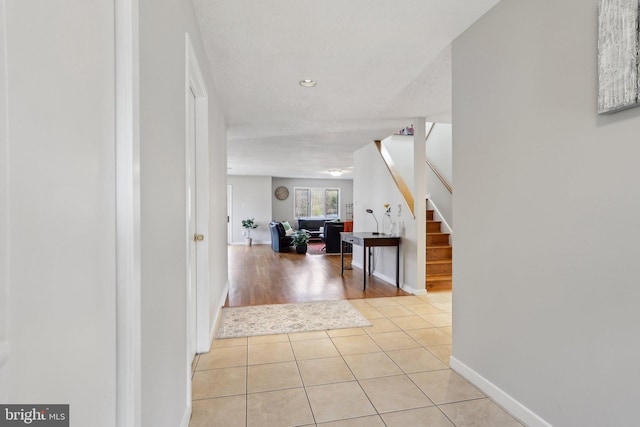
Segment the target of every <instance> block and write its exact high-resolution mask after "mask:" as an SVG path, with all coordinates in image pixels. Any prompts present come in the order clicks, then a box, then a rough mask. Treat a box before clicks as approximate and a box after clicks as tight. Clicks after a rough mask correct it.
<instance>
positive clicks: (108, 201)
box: [0, 0, 116, 427]
mask: <svg viewBox="0 0 640 427" xmlns="http://www.w3.org/2000/svg"><path fill="white" fill-rule="evenodd" d="M5 4H6V20H5V22H4V25H3V26H2V29H0V31H3V32H4V31H6V43H7V69H6V71H7V75H6V77H7V83H8V84H7V86H6V87H8V91H7V93H6V94H2V96H0V99H1V101H0V102H1V103H5V102H7V101H8V109H7V110H8V111H7V114H8V115H7V119H8V120H7V123H6V124H7V127H6V128H5V127H4V126H0V132H2V133H3V135H2V136H1V137H0V142H6V143H7V144H8V151H7V150H6V149H5V147H2V153H3V154H2V160H1V161H0V162H1V164H2V165H3V170H2V172H3V173H2V178H0V181H1V182H2V184H3V185H2V190H1V191H0V196H2V194H3V193H4V190H7V191H8V195H5V196H4V197H3V199H4V201H5V205H6V206H5V207H3V209H2V210H3V214H2V215H0V216H1V217H2V218H0V220H2V225H3V226H5V225H6V227H3V228H1V229H0V231H2V232H1V233H0V240H2V244H0V249H2V248H4V249H7V248H10V254H8V253H7V252H6V251H2V253H1V256H2V259H3V261H2V263H0V267H2V266H3V265H4V266H6V267H7V268H8V272H7V270H5V269H4V268H3V269H2V270H3V271H2V279H7V281H8V283H9V291H10V292H9V300H8V303H7V306H8V313H7V314H8V330H7V333H8V339H9V343H10V349H9V359H8V364H7V365H3V366H1V369H2V371H3V374H2V375H1V377H2V379H1V380H0V381H1V382H3V384H2V386H1V388H2V389H3V395H4V396H3V397H2V400H3V402H5V403H69V404H70V405H71V419H72V421H71V425H74V426H81V425H87V426H88V425H92V426H109V427H112V426H114V425H115V409H116V408H115V378H116V373H115V369H116V359H115V358H116V336H115V327H116V321H115V313H116V307H115V289H116V287H115V158H114V149H115V136H114V130H115V119H114V109H115V105H114V93H115V92H114V10H113V2H100V1H86V0H71V1H64V2H62V1H55V0H49V1H38V2H23V1H13V0H9V1H6V2H4V1H2V2H1V3H0V7H3V6H4V5H5ZM0 49H1V48H0ZM0 56H1V55H0ZM3 74H4V73H0V77H3ZM0 85H1V86H3V87H2V89H0V91H3V90H4V88H5V81H4V78H2V79H1V80H0ZM2 110H3V109H2V108H0V113H2ZM1 115H2V116H3V117H2V119H0V122H1V123H2V124H4V118H5V117H4V114H1ZM5 129H6V134H4V132H5ZM5 136H6V141H5ZM4 208H7V210H8V212H5V210H4ZM7 258H8V259H7ZM0 292H1V291H0ZM2 301H3V304H4V303H5V300H4V298H2ZM0 309H2V308H0ZM4 315H5V311H4V309H2V316H4ZM2 323H3V322H2V321H0V324H2ZM1 329H2V328H0V331H1ZM2 335H3V334H2V332H0V337H1V336H2ZM0 363H1V362H0ZM5 381H6V382H5Z"/></svg>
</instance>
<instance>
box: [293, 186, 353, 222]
mask: <svg viewBox="0 0 640 427" xmlns="http://www.w3.org/2000/svg"><path fill="white" fill-rule="evenodd" d="M298 190H306V191H307V194H308V196H307V200H308V206H307V214H306V215H304V216H298V215H297V206H296V205H297V202H298V197H297V193H298ZM318 190H319V191H322V215H320V216H317V215H311V210H312V192H313V191H318ZM327 191H336V192H337V193H338V206H337V207H338V212H337V214H335V215H331V216H327ZM340 193H342V189H341V188H339V187H293V218H294V219H298V218H327V219H335V218H340V214H341V213H342V212H341V203H340V201H341V199H342V195H341V194H340Z"/></svg>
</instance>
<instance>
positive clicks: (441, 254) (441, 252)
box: [427, 245, 453, 260]
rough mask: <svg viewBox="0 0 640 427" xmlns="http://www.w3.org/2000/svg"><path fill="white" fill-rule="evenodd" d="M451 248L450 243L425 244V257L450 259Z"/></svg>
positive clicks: (429, 258)
mask: <svg viewBox="0 0 640 427" xmlns="http://www.w3.org/2000/svg"><path fill="white" fill-rule="evenodd" d="M452 255H453V248H452V247H451V245H433V246H427V259H428V260H432V259H451V257H452Z"/></svg>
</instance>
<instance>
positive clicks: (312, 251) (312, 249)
mask: <svg viewBox="0 0 640 427" xmlns="http://www.w3.org/2000/svg"><path fill="white" fill-rule="evenodd" d="M307 253H308V254H309V255H324V254H325V251H324V243H309V244H308V245H307Z"/></svg>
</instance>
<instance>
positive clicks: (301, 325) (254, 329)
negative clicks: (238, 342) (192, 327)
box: [217, 300, 371, 338]
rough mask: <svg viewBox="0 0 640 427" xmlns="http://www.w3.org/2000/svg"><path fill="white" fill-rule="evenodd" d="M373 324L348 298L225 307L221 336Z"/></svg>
mask: <svg viewBox="0 0 640 427" xmlns="http://www.w3.org/2000/svg"><path fill="white" fill-rule="evenodd" d="M361 326H371V323H369V321H368V320H367V319H366V318H365V317H364V316H362V314H360V312H359V311H358V310H356V309H355V308H354V307H353V306H352V305H351V304H350V303H349V301H346V300H340V301H319V302H304V303H298V304H275V305H257V306H251V307H224V308H223V309H222V319H221V320H220V327H219V328H218V336H217V337H218V338H237V337H250V336H256V335H273V334H288V333H292V332H309V331H324V330H327V329H341V328H358V327H361Z"/></svg>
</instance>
